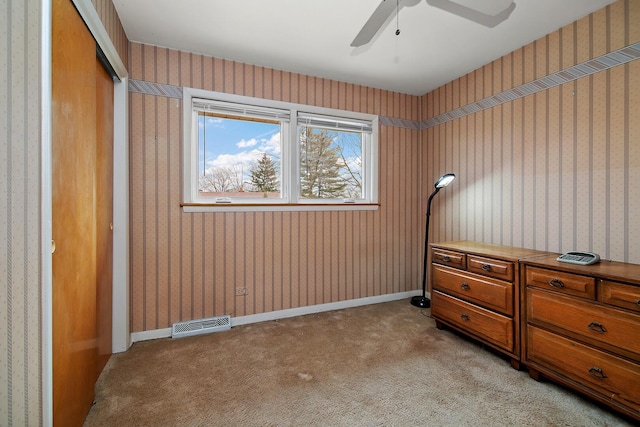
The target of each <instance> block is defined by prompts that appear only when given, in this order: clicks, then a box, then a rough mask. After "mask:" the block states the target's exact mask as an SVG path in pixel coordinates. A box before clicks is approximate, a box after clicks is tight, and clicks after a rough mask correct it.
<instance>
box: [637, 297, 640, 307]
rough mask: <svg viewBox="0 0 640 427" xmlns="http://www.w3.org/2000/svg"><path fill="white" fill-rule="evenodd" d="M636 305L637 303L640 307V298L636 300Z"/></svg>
mask: <svg viewBox="0 0 640 427" xmlns="http://www.w3.org/2000/svg"><path fill="white" fill-rule="evenodd" d="M636 305H637V306H638V307H640V299H639V300H638V301H636Z"/></svg>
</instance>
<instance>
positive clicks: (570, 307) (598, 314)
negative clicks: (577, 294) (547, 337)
mask: <svg viewBox="0 0 640 427" xmlns="http://www.w3.org/2000/svg"><path fill="white" fill-rule="evenodd" d="M526 296H527V307H526V315H527V322H530V323H534V324H538V325H542V326H545V327H547V328H550V329H553V330H556V331H558V332H564V333H567V334H571V335H572V336H574V337H577V338H579V339H586V340H587V342H590V343H592V344H594V345H598V346H602V347H604V345H608V346H613V347H616V348H617V349H621V350H624V351H626V352H630V353H627V354H630V356H629V357H632V358H633V359H634V360H640V339H632V337H638V331H640V317H639V316H637V315H634V314H632V313H628V312H625V311H623V310H619V309H615V308H609V307H605V306H603V305H596V304H594V303H591V302H588V301H584V300H580V299H577V298H571V297H567V296H564V295H560V294H558V293H555V292H548V291H542V290H537V289H532V288H528V289H527V295H526Z"/></svg>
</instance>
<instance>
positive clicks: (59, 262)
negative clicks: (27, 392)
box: [51, 0, 97, 426]
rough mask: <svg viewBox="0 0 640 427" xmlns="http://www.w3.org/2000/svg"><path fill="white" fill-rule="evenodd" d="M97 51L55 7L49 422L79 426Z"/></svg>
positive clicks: (84, 395)
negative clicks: (51, 386) (51, 408)
mask: <svg viewBox="0 0 640 427" xmlns="http://www.w3.org/2000/svg"><path fill="white" fill-rule="evenodd" d="M95 57H96V44H95V41H94V39H93V37H92V36H91V34H90V33H89V30H88V29H87V28H86V27H85V24H84V22H83V21H82V19H81V18H80V16H79V15H78V13H77V11H76V9H75V8H74V6H73V4H72V3H71V0H54V1H53V7H52V76H51V77H52V112H51V113H52V146H51V161H52V164H51V169H52V183H51V186H52V234H53V239H54V241H55V252H54V253H53V256H52V257H53V273H52V274H53V287H52V297H53V301H52V304H53V422H54V426H80V425H82V423H83V421H84V419H85V417H86V415H87V413H88V411H89V409H90V407H91V403H92V402H93V398H94V384H95V380H96V360H97V343H96V342H97V339H96V247H97V245H96V182H95V176H96V172H95V171H96V77H95V74H96V71H95V70H96V60H95Z"/></svg>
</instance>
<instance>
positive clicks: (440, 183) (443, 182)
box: [434, 173, 456, 188]
mask: <svg viewBox="0 0 640 427" xmlns="http://www.w3.org/2000/svg"><path fill="white" fill-rule="evenodd" d="M455 177H456V176H455V175H454V174H452V173H446V174H444V175H442V176H441V177H440V178H439V179H438V180H437V181H436V183H435V185H434V187H435V188H442V187H446V186H447V185H449V184H450V183H451V181H453V180H454V178H455Z"/></svg>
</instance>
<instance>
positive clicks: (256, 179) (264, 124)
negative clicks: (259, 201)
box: [198, 112, 282, 198]
mask: <svg viewBox="0 0 640 427" xmlns="http://www.w3.org/2000/svg"><path fill="white" fill-rule="evenodd" d="M281 130H282V126H281V123H280V122H279V121H277V120H273V121H271V120H264V119H253V118H247V117H236V116H231V115H222V114H216V113H204V112H198V193H199V196H201V197H229V198H231V197H254V198H259V197H269V198H279V197H281V191H282V190H281V182H282V180H281V178H280V176H281V175H280V174H281V169H282V168H281V157H280V153H281V143H280V135H281Z"/></svg>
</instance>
